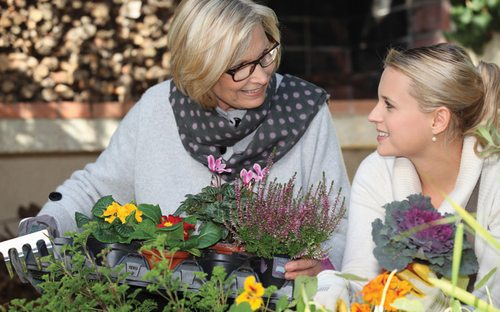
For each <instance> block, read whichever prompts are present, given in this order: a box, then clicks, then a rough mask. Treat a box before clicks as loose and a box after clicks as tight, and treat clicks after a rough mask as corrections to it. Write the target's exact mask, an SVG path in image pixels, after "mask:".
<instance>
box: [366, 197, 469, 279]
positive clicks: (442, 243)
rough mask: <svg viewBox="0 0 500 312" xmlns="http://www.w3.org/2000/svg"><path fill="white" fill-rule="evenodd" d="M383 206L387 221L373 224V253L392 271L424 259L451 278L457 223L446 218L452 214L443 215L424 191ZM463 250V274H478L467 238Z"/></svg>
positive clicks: (378, 221) (382, 264)
mask: <svg viewBox="0 0 500 312" xmlns="http://www.w3.org/2000/svg"><path fill="white" fill-rule="evenodd" d="M384 208H385V209H386V214H385V224H384V223H382V220H380V219H377V220H375V221H374V222H373V223H372V237H373V241H374V242H375V245H376V247H375V249H374V250H373V254H374V256H375V258H376V259H377V260H378V262H379V264H380V265H381V266H382V267H383V268H385V269H386V270H388V271H392V270H394V269H398V270H402V269H404V268H406V266H407V265H408V264H409V263H411V262H415V261H419V262H425V263H428V264H429V267H430V268H431V269H432V270H433V271H434V272H437V273H439V274H442V275H444V276H446V277H450V276H451V264H452V257H453V245H454V237H455V229H456V226H455V224H452V223H448V222H449V221H446V218H448V217H451V216H452V215H451V214H444V215H441V214H440V213H439V212H438V211H437V210H436V209H435V208H434V207H433V206H432V204H431V200H430V198H429V197H425V196H424V195H422V194H413V195H410V196H408V197H407V199H405V200H403V201H394V202H391V203H388V204H386V205H385V206H384ZM462 253H463V256H462V262H461V266H460V275H464V276H465V275H470V274H473V273H476V272H477V270H478V262H477V258H476V255H475V254H474V250H473V248H472V246H471V244H469V242H467V241H466V240H464V243H463V250H462Z"/></svg>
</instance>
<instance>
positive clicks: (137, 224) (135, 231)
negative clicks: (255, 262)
mask: <svg viewBox="0 0 500 312" xmlns="http://www.w3.org/2000/svg"><path fill="white" fill-rule="evenodd" d="M113 202H115V200H114V199H113V197H112V196H105V197H102V198H101V199H99V200H98V201H97V202H96V204H95V205H94V207H93V208H92V216H93V217H92V218H89V217H87V216H86V215H84V214H81V213H79V212H76V213H75V220H76V224H77V226H78V227H79V228H85V229H88V230H89V231H90V232H91V233H92V235H93V236H94V237H95V238H96V239H97V240H98V241H100V242H102V243H123V244H130V243H131V242H132V241H150V242H152V241H153V242H155V244H156V245H158V246H160V245H161V247H162V249H177V250H186V251H189V252H191V253H192V254H195V255H200V251H199V249H200V248H206V247H208V246H211V245H213V244H215V243H216V242H217V241H219V240H220V239H221V237H222V230H221V229H220V227H218V226H216V225H215V224H213V223H211V222H207V223H203V224H201V225H200V228H199V233H197V234H191V233H189V234H190V235H189V236H188V238H187V239H186V233H185V232H186V229H185V227H184V225H185V223H188V224H196V223H197V220H196V218H195V217H194V216H190V217H187V218H184V219H182V222H179V223H177V224H174V225H172V226H165V227H158V226H157V225H158V224H159V223H160V222H161V218H162V212H161V209H160V206H158V205H150V204H140V205H138V206H137V210H138V211H132V212H131V213H130V215H128V216H127V217H126V222H125V223H122V222H121V221H120V219H119V218H118V217H116V218H115V219H114V220H113V221H111V222H108V221H106V219H105V217H104V216H103V215H104V212H105V211H106V210H107V209H108V207H109V206H110V205H112V204H113ZM136 213H141V218H142V220H141V221H138V220H137V219H136ZM179 220H180V219H179ZM189 232H191V230H190V231H189Z"/></svg>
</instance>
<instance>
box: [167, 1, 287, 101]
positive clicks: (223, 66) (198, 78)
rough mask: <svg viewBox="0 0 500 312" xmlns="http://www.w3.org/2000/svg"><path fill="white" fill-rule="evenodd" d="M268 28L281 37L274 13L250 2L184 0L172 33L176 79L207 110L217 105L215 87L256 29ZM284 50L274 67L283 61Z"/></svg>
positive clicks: (169, 36) (180, 87)
mask: <svg viewBox="0 0 500 312" xmlns="http://www.w3.org/2000/svg"><path fill="white" fill-rule="evenodd" d="M256 26H262V27H263V29H264V31H265V33H266V35H267V36H269V37H271V38H272V39H274V40H276V41H278V42H279V41H280V33H279V29H278V19H277V17H276V14H275V13H274V11H273V10H272V9H270V8H268V7H266V6H263V5H260V4H257V3H254V2H252V1H250V0H184V1H182V2H181V3H180V5H179V6H178V8H177V10H176V12H175V15H174V18H173V21H172V25H171V27H170V29H169V32H168V44H169V48H170V52H171V60H170V66H171V71H172V77H173V80H174V82H175V84H176V86H177V88H179V90H180V91H181V92H183V93H184V94H186V95H187V96H189V97H190V98H192V99H193V100H194V101H196V102H197V103H199V104H200V105H201V106H202V107H204V108H213V107H215V106H216V98H215V95H214V94H213V93H212V91H211V89H212V87H213V86H214V85H215V84H216V83H217V81H218V80H219V78H220V77H221V76H222V75H223V74H224V72H225V71H226V70H228V69H229V68H230V67H232V66H234V65H236V62H237V61H238V60H239V59H241V58H242V56H243V55H244V53H245V52H246V49H247V48H248V46H249V43H250V39H251V33H252V31H253V29H254V28H255V27H256ZM279 59H280V51H278V57H277V61H276V62H275V64H274V66H275V67H274V69H275V70H276V68H277V67H278V65H279Z"/></svg>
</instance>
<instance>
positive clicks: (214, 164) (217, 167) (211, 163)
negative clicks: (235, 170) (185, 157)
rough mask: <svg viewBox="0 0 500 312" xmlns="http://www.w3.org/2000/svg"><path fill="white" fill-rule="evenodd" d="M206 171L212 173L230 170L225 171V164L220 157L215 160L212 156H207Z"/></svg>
mask: <svg viewBox="0 0 500 312" xmlns="http://www.w3.org/2000/svg"><path fill="white" fill-rule="evenodd" d="M207 160H208V169H209V170H210V171H212V172H214V173H223V172H231V169H226V164H224V163H223V162H222V157H219V158H217V160H215V157H214V155H208V157H207Z"/></svg>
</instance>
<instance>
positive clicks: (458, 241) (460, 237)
mask: <svg viewBox="0 0 500 312" xmlns="http://www.w3.org/2000/svg"><path fill="white" fill-rule="evenodd" d="M463 242H464V224H463V223H459V224H458V225H457V228H456V231H455V242H454V245H453V262H452V267H451V282H452V284H453V285H455V286H456V285H457V282H458V274H459V271H460V262H461V261H462V246H463Z"/></svg>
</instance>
